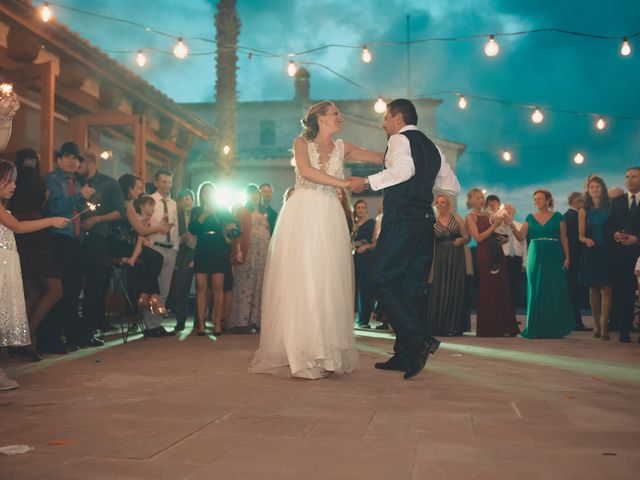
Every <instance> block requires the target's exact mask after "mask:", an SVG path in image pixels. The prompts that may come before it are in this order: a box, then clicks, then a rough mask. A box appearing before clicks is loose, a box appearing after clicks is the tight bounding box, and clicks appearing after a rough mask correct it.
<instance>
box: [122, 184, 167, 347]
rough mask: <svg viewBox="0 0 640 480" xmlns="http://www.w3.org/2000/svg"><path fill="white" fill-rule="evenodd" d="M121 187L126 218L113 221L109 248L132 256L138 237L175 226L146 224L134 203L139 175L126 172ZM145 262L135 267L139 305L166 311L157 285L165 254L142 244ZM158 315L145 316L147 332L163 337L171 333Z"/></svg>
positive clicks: (125, 256) (138, 188) (139, 188)
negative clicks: (159, 319) (141, 219)
mask: <svg viewBox="0 0 640 480" xmlns="http://www.w3.org/2000/svg"><path fill="white" fill-rule="evenodd" d="M118 184H119V185H120V190H121V191H122V196H123V198H124V217H123V218H121V219H120V220H117V221H115V222H113V223H112V224H111V232H110V238H109V249H110V254H111V257H113V258H130V257H131V255H132V254H133V250H134V248H135V245H136V243H137V241H138V236H140V235H142V236H148V235H154V234H166V233H167V232H169V231H170V229H171V228H172V227H171V225H169V224H160V225H155V226H147V225H144V224H143V223H142V222H141V221H140V217H139V216H138V213H137V212H136V209H135V207H134V204H133V202H134V201H135V200H136V199H137V198H138V197H139V196H140V195H141V194H142V182H141V181H140V179H139V178H138V177H136V176H135V175H131V174H128V173H127V174H124V175H122V176H121V177H120V178H119V179H118ZM140 258H141V259H142V264H141V265H140V266H139V267H138V265H136V267H135V268H134V272H135V273H138V274H139V275H137V277H138V280H139V281H138V285H137V288H136V290H137V292H136V296H137V295H139V297H138V307H139V308H140V309H142V311H143V312H144V311H146V310H153V311H154V312H156V313H160V312H161V311H162V310H163V307H162V303H161V301H160V298H159V294H160V289H159V286H158V276H159V275H160V271H161V270H162V261H163V258H162V255H161V254H159V253H158V252H156V251H155V250H153V249H152V248H149V247H147V246H143V247H142V252H141V253H140ZM158 318H159V317H158V316H156V315H144V313H143V320H144V322H145V331H144V334H145V336H147V337H164V336H167V335H169V334H170V333H169V332H167V331H166V330H165V329H164V327H163V326H162V324H161V323H160V322H159V321H158Z"/></svg>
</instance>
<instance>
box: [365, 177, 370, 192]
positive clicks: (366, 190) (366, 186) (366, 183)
mask: <svg viewBox="0 0 640 480" xmlns="http://www.w3.org/2000/svg"><path fill="white" fill-rule="evenodd" d="M369 190H371V185H370V184H369V178H368V177H365V179H364V191H365V192H368V191H369Z"/></svg>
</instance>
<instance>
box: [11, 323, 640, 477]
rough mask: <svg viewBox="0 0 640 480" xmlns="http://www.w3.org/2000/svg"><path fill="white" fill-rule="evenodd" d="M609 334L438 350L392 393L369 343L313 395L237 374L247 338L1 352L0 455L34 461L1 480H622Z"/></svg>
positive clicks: (395, 376) (631, 367) (625, 389)
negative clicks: (16, 449)
mask: <svg viewBox="0 0 640 480" xmlns="http://www.w3.org/2000/svg"><path fill="white" fill-rule="evenodd" d="M612 336H613V337H614V339H612V341H610V342H603V341H600V340H596V339H593V338H591V334H590V333H582V332H580V333H574V334H572V335H571V336H570V337H568V338H566V339H562V340H525V339H521V338H500V339H495V338H494V339H486V338H485V339H482V338H475V337H473V336H464V337H460V338H455V339H451V340H448V339H445V341H444V342H443V344H442V347H441V349H440V350H439V351H438V353H437V354H436V355H435V356H433V357H431V359H430V360H429V363H428V364H427V368H426V369H425V371H423V372H422V373H421V374H420V375H418V376H417V377H415V378H414V379H412V380H409V381H405V380H403V379H402V377H401V374H400V373H396V372H381V371H377V370H375V369H374V368H373V364H374V362H376V361H380V360H382V359H384V358H385V357H386V356H388V352H389V350H390V349H391V346H392V339H391V336H390V335H388V334H379V333H376V332H374V331H358V332H357V338H358V347H359V349H360V352H361V356H360V361H361V366H360V369H359V370H358V371H357V372H356V373H353V374H349V375H345V376H343V377H330V378H328V379H324V380H317V381H307V380H297V379H284V378H274V377H268V376H263V375H250V374H248V373H247V365H248V364H249V361H250V360H251V358H252V355H253V351H254V350H255V349H256V346H257V344H258V337H257V336H255V335H223V336H222V337H220V338H219V339H217V340H216V339H214V338H213V337H211V338H209V337H197V336H194V335H191V334H189V333H187V332H184V334H183V335H182V336H178V337H167V338H160V339H149V340H142V339H137V340H133V341H130V342H129V343H127V344H122V342H121V341H120V340H118V339H116V338H115V337H113V338H114V339H113V340H111V341H109V342H108V343H107V345H106V346H105V347H102V348H98V349H85V350H81V351H79V352H76V353H74V354H70V355H67V356H64V357H54V356H49V357H47V358H46V359H45V360H44V361H43V362H40V363H37V364H34V363H24V362H22V361H17V360H11V359H9V358H8V357H7V355H6V353H5V354H4V356H3V357H2V359H1V361H2V364H3V368H4V369H5V370H7V372H8V373H9V374H10V376H13V377H14V378H17V380H18V381H19V382H20V384H21V387H20V388H19V389H18V390H14V391H10V392H2V393H0V446H5V445H13V444H19V445H29V446H31V447H33V450H31V451H29V452H28V453H25V454H21V455H14V456H4V455H0V478H1V479H3V480H19V479H43V480H57V479H65V480H75V479H82V480H86V479H92V480H98V479H127V480H129V479H130V480H133V479H154V480H163V479H170V480H182V479H191V480H210V479H233V480H235V479H279V480H288V479H323V480H326V479H367V480H371V479H393V480H395V479H423V478H424V479H445V480H446V479H455V480H458V479H491V480H499V479H509V480H514V479H515V480H527V479H558V480H566V479H574V478H575V479H580V480H590V479H594V480H595V479H597V480H602V479H606V480H612V479H636V478H638V475H639V473H638V472H640V345H638V344H637V343H633V344H619V343H618V341H617V335H612ZM634 340H635V336H634Z"/></svg>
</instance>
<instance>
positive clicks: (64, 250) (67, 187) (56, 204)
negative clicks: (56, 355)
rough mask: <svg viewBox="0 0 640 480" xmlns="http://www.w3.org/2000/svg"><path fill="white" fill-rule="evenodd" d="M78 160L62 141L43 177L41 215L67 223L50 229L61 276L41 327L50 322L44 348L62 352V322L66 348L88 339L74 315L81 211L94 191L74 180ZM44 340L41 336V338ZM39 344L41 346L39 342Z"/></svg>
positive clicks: (74, 347)
mask: <svg viewBox="0 0 640 480" xmlns="http://www.w3.org/2000/svg"><path fill="white" fill-rule="evenodd" d="M79 164H80V150H79V148H78V146H77V145H76V144H75V143H73V142H66V143H64V144H63V145H62V147H60V151H59V152H58V153H57V155H56V168H55V170H53V171H52V172H50V173H48V174H47V176H46V177H45V183H46V186H47V190H48V191H49V198H48V200H47V204H46V209H45V215H46V216H48V217H65V218H68V219H69V220H70V221H69V224H68V225H67V226H66V227H65V228H62V229H58V230H54V231H52V232H51V239H52V241H51V245H52V247H53V254H54V255H55V257H56V259H57V260H58V262H59V263H60V274H61V280H62V292H63V293H62V298H61V299H60V300H59V301H58V303H57V304H56V305H55V307H53V310H52V312H51V315H52V320H54V321H55V324H54V323H52V322H47V324H46V325H43V327H45V326H46V327H49V326H51V327H52V328H53V331H52V332H51V334H49V333H47V334H46V335H44V337H46V338H47V342H49V340H50V339H51V341H52V343H54V344H53V345H46V349H49V348H54V349H55V350H57V351H60V352H62V351H63V349H61V348H60V347H59V346H58V344H57V338H59V336H60V333H61V331H62V326H63V325H64V332H65V336H66V340H67V348H68V349H70V350H77V349H78V347H80V346H85V345H87V343H88V342H90V340H89V338H87V334H86V332H87V330H88V329H87V328H86V327H85V326H84V325H83V324H82V322H81V321H80V317H79V316H78V298H79V297H80V291H81V290H82V279H83V275H84V267H83V265H82V262H81V261H79V260H80V259H81V258H82V248H81V245H80V239H81V237H82V235H83V230H82V219H81V217H80V215H81V212H83V211H84V210H86V209H87V203H86V202H87V200H89V199H90V198H91V197H92V196H93V195H94V194H95V193H96V191H95V189H93V188H92V187H90V186H89V185H84V186H82V184H81V183H80V182H79V181H78V179H77V178H76V176H75V174H76V172H77V170H78V166H79ZM43 340H44V339H43ZM43 348H45V346H44V345H43Z"/></svg>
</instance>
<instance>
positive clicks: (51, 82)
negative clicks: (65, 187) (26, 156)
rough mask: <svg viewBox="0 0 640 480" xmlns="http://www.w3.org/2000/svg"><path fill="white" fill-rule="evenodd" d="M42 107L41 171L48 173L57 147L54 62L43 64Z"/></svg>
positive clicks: (51, 168)
mask: <svg viewBox="0 0 640 480" xmlns="http://www.w3.org/2000/svg"><path fill="white" fill-rule="evenodd" d="M40 68H41V75H42V109H41V110H40V159H41V160H40V173H41V174H42V175H46V174H47V173H49V172H50V171H51V170H53V167H54V165H53V149H54V148H55V146H54V144H53V142H54V136H53V127H54V113H55V98H56V77H55V74H54V71H53V63H52V62H46V63H43V64H41V67H40Z"/></svg>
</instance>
